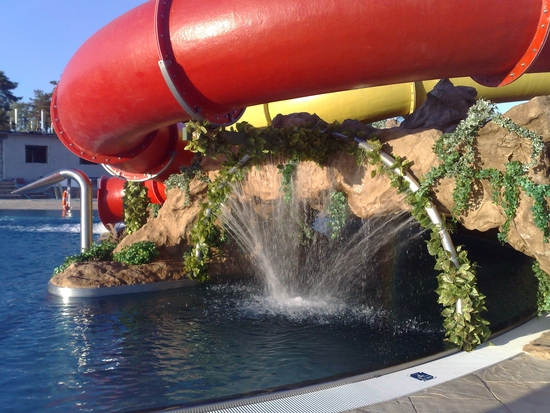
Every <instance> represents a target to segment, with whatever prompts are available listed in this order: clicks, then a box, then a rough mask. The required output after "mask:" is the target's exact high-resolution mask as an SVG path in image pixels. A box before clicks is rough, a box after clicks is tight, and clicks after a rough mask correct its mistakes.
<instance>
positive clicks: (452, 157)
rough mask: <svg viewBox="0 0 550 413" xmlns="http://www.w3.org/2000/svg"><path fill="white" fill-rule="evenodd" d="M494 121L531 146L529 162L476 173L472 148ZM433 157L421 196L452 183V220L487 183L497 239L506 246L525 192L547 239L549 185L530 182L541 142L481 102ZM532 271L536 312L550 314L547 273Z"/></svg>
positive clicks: (549, 230) (549, 232) (441, 141)
mask: <svg viewBox="0 0 550 413" xmlns="http://www.w3.org/2000/svg"><path fill="white" fill-rule="evenodd" d="M490 121H492V122H494V123H495V124H497V125H498V126H500V127H502V128H505V129H506V130H508V131H509V132H510V133H513V134H516V135H517V136H519V137H521V138H524V139H526V140H527V141H528V142H529V143H530V145H531V155H530V162H529V163H527V164H523V163H521V162H519V161H517V160H512V161H510V162H508V163H506V165H505V166H504V171H500V170H498V169H495V168H480V167H479V163H478V162H476V158H475V143H476V137H477V135H478V132H479V130H480V129H481V128H482V127H483V126H484V125H486V124H487V123H488V122H490ZM433 149H434V152H435V153H436V154H437V156H438V158H439V159H440V161H441V164H440V165H439V166H437V167H434V168H432V169H431V170H430V171H429V172H428V173H427V174H426V175H425V176H424V177H423V178H422V179H421V188H420V190H419V193H420V194H429V193H431V192H432V191H433V189H434V188H435V187H436V186H437V184H438V182H439V181H440V180H441V179H442V178H444V177H447V178H453V179H454V180H455V183H456V186H455V189H454V191H453V200H454V202H455V206H454V208H453V210H452V211H451V212H452V214H453V216H459V215H460V214H463V213H465V212H467V211H468V209H470V207H471V205H470V202H471V199H472V192H473V187H474V182H475V181H476V180H486V181H487V182H489V184H490V188H491V199H492V201H493V202H494V203H495V204H496V205H502V207H503V209H504V213H505V216H506V221H505V222H504V224H503V225H502V226H501V228H500V231H499V234H498V238H499V240H500V241H501V242H506V240H507V237H508V232H509V230H510V225H511V223H512V221H513V219H514V218H515V216H516V212H517V208H518V205H519V200H520V194H521V191H523V192H524V193H525V194H526V195H527V196H528V197H530V198H531V199H532V201H533V206H532V207H531V213H532V216H533V222H534V224H535V225H536V226H537V228H539V229H540V231H541V232H542V237H543V240H544V242H548V241H549V239H550V206H549V204H548V199H550V185H548V184H537V183H535V182H533V181H532V180H531V179H530V178H529V177H528V172H529V170H530V169H531V168H533V167H534V166H535V165H536V164H537V162H538V160H539V159H540V156H541V154H542V151H543V149H544V143H543V141H542V137H541V136H540V135H538V134H536V133H534V132H532V131H530V130H528V129H526V128H524V127H522V126H519V125H517V124H515V123H514V122H512V121H511V120H510V119H508V118H506V117H504V116H502V115H501V114H500V113H499V112H498V111H497V110H496V107H495V105H494V104H493V103H491V102H489V101H486V100H483V99H481V100H479V101H477V103H476V104H475V105H474V106H472V107H471V108H470V110H469V112H468V117H467V119H465V120H464V121H462V122H461V123H460V124H459V126H458V127H457V129H456V130H455V131H454V132H452V133H447V134H443V135H442V136H441V137H440V138H439V139H438V140H437V141H436V143H435V144H434V148H433ZM533 271H534V273H535V275H536V276H537V278H538V280H539V293H538V294H539V299H538V309H539V312H542V311H548V305H547V304H545V303H547V302H549V301H550V288H548V284H549V283H548V280H549V278H550V276H548V275H547V274H546V275H544V276H543V275H542V274H545V273H544V272H543V271H542V270H541V269H540V266H539V265H538V263H536V266H534V267H533Z"/></svg>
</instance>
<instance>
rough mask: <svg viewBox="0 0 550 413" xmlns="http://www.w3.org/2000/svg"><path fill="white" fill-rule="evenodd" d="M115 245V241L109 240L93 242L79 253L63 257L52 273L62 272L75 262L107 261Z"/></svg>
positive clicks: (111, 255)
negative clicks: (63, 259)
mask: <svg viewBox="0 0 550 413" xmlns="http://www.w3.org/2000/svg"><path fill="white" fill-rule="evenodd" d="M116 246H117V244H116V243H114V242H111V241H109V240H103V241H101V242H99V243H97V244H93V245H92V246H91V247H90V248H88V249H87V250H85V251H83V252H82V253H81V254H76V255H70V256H68V257H67V258H65V261H63V264H61V265H60V266H59V267H56V268H55V269H54V270H53V275H57V274H59V273H62V272H63V271H65V270H66V269H67V267H69V265H71V264H73V263H75V262H87V261H109V260H111V259H112V258H113V250H114V249H115V247H116Z"/></svg>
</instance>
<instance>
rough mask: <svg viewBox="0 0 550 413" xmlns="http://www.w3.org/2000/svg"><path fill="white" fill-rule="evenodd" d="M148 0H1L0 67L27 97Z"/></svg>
mask: <svg viewBox="0 0 550 413" xmlns="http://www.w3.org/2000/svg"><path fill="white" fill-rule="evenodd" d="M142 3H145V0H0V28H1V30H0V70H2V71H4V73H5V74H6V76H8V78H9V79H10V80H11V81H13V82H17V83H18V84H19V85H18V87H17V89H15V90H14V94H15V96H21V97H23V101H25V102H27V101H28V100H29V98H31V97H33V96H34V89H41V90H43V91H45V92H50V91H51V90H52V89H53V86H52V85H50V81H51V80H59V78H60V77H61V74H62V73H63V70H64V69H65V66H66V65H67V63H68V62H69V60H70V58H71V57H72V55H73V54H74V53H75V52H76V50H77V49H78V48H79V47H80V45H82V43H84V42H85V41H86V40H87V39H88V38H89V37H90V36H92V35H93V34H94V33H95V32H97V31H98V30H99V29H101V28H102V27H103V26H105V25H106V24H107V23H109V22H110V21H112V20H114V19H115V18H117V17H118V16H120V15H122V14H124V13H125V12H127V11H128V10H131V9H133V8H134V7H136V6H139V5H140V4H142Z"/></svg>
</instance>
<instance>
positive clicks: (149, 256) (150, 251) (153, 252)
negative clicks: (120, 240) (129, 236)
mask: <svg viewBox="0 0 550 413" xmlns="http://www.w3.org/2000/svg"><path fill="white" fill-rule="evenodd" d="M157 255H158V250H157V246H156V245H155V243H154V242H152V241H140V242H136V243H134V244H131V245H127V246H125V247H124V248H122V250H121V251H120V252H117V253H115V254H113V259H114V260H115V261H118V262H121V263H123V264H127V265H140V264H147V263H148V262H151V261H152V260H153V258H155V257H156V256H157Z"/></svg>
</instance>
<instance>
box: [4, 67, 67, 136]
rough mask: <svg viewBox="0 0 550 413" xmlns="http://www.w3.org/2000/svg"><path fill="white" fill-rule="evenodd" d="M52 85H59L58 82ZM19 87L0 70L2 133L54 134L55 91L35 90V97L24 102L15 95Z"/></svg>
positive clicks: (53, 82) (52, 82)
mask: <svg viewBox="0 0 550 413" xmlns="http://www.w3.org/2000/svg"><path fill="white" fill-rule="evenodd" d="M50 83H51V84H52V85H53V86H55V85H57V82H56V81H51V82H50ZM17 85H18V83H17V82H12V81H11V80H10V79H9V78H8V77H7V76H6V74H5V73H4V72H3V71H2V70H0V131H5V132H15V131H17V132H41V133H53V131H52V130H51V118H50V103H51V101H52V93H53V90H52V91H51V92H44V91H43V90H39V89H35V91H34V97H33V98H30V100H29V102H22V101H21V99H22V98H21V97H17V96H15V95H14V94H13V90H14V89H15V88H16V87H17Z"/></svg>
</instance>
